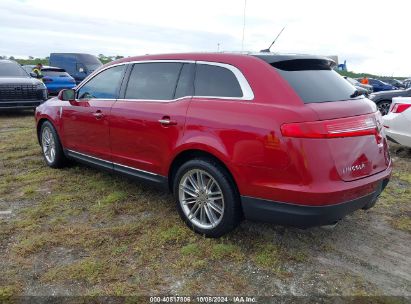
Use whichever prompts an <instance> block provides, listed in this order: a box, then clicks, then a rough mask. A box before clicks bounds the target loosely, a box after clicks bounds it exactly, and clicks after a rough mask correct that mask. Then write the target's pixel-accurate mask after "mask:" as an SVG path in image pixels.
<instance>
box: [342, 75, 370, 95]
mask: <svg viewBox="0 0 411 304" xmlns="http://www.w3.org/2000/svg"><path fill="white" fill-rule="evenodd" d="M344 79H345V80H347V81H348V82H349V83H350V84H352V85H353V86H354V87H355V88H356V89H357V91H358V93H359V95H364V96H368V95H369V94H371V93H372V92H373V89H372V86H370V85H368V84H362V83H361V82H359V81H357V80H356V79H354V78H351V77H348V76H344Z"/></svg>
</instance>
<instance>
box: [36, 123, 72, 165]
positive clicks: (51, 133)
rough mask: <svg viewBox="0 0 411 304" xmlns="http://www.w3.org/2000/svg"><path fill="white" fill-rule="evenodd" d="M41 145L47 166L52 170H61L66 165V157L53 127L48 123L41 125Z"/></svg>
mask: <svg viewBox="0 0 411 304" xmlns="http://www.w3.org/2000/svg"><path fill="white" fill-rule="evenodd" d="M40 143H41V148H42V151H43V157H44V160H45V161H46V163H47V165H48V166H49V167H52V168H61V167H63V166H64V165H65V163H66V157H65V155H64V152H63V148H62V146H61V143H60V139H59V137H58V135H57V132H56V130H55V129H54V127H53V125H52V124H51V123H50V122H49V121H46V122H44V123H43V124H42V125H41V129H40Z"/></svg>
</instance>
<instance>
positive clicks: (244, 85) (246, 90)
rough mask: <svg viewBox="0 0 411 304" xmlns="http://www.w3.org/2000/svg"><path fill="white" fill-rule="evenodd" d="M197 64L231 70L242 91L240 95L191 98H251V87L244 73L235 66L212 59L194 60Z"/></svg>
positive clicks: (252, 94) (252, 96) (252, 97)
mask: <svg viewBox="0 0 411 304" xmlns="http://www.w3.org/2000/svg"><path fill="white" fill-rule="evenodd" d="M196 63H197V64H204V65H213V66H219V67H222V68H226V69H227V70H229V71H231V72H232V73H233V74H234V76H235V78H237V81H238V84H239V85H240V88H241V91H242V92H243V96H242V97H229V96H196V95H194V96H193V98H216V99H233V100H253V99H254V92H253V90H252V89H251V86H250V84H249V83H248V81H247V79H246V78H245V76H244V74H243V73H242V72H241V71H240V70H239V69H238V68H237V67H235V66H233V65H231V64H228V63H221V62H214V61H196Z"/></svg>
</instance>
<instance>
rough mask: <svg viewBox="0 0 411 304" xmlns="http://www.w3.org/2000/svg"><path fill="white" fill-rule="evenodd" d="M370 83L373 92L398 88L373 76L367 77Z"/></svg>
mask: <svg viewBox="0 0 411 304" xmlns="http://www.w3.org/2000/svg"><path fill="white" fill-rule="evenodd" d="M368 81H369V83H370V85H372V88H373V91H374V92H380V91H390V90H397V89H398V88H397V87H395V86H393V85H391V84H388V83H385V82H384V81H381V80H378V79H374V78H369V79H368Z"/></svg>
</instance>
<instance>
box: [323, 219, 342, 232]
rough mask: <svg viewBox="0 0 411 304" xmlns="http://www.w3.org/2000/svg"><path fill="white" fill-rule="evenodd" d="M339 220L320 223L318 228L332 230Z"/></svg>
mask: <svg viewBox="0 0 411 304" xmlns="http://www.w3.org/2000/svg"><path fill="white" fill-rule="evenodd" d="M339 222H340V220H338V221H335V222H334V223H331V224H328V225H322V226H320V228H322V229H324V230H333V229H334V228H335V227H336V226H337V225H338V223H339Z"/></svg>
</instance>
